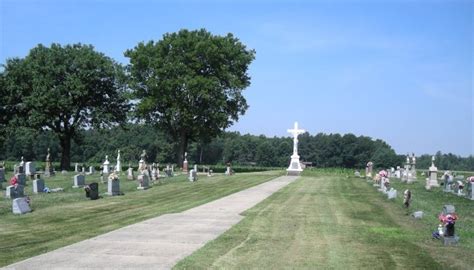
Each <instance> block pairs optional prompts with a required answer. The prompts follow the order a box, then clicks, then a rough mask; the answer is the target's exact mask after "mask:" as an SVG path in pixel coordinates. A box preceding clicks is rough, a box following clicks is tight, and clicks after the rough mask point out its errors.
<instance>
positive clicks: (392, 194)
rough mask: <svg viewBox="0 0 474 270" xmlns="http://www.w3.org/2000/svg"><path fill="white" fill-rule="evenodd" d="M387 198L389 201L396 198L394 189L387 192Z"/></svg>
mask: <svg viewBox="0 0 474 270" xmlns="http://www.w3.org/2000/svg"><path fill="white" fill-rule="evenodd" d="M387 197H388V199H389V200H391V199H395V198H397V190H396V189H394V188H391V189H390V190H389V191H388V192H387Z"/></svg>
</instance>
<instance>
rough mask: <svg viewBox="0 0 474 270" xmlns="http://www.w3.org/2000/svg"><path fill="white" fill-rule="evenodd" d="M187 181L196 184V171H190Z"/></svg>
mask: <svg viewBox="0 0 474 270" xmlns="http://www.w3.org/2000/svg"><path fill="white" fill-rule="evenodd" d="M188 180H189V181H191V182H196V181H197V180H198V177H197V171H195V170H194V169H192V170H190V171H189V178H188Z"/></svg>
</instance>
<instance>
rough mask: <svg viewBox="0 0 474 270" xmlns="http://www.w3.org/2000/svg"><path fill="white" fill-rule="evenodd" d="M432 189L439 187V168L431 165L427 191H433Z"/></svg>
mask: <svg viewBox="0 0 474 270" xmlns="http://www.w3.org/2000/svg"><path fill="white" fill-rule="evenodd" d="M432 187H439V184H438V168H436V167H435V166H434V165H431V167H430V172H429V178H426V186H425V188H426V189H431V188H432Z"/></svg>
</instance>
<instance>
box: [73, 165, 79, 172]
mask: <svg viewBox="0 0 474 270" xmlns="http://www.w3.org/2000/svg"><path fill="white" fill-rule="evenodd" d="M74 172H76V173H78V172H79V164H78V163H76V164H74Z"/></svg>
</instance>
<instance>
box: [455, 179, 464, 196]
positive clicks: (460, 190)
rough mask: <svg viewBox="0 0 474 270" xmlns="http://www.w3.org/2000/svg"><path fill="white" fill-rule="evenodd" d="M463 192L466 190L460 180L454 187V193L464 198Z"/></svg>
mask: <svg viewBox="0 0 474 270" xmlns="http://www.w3.org/2000/svg"><path fill="white" fill-rule="evenodd" d="M463 190H464V183H463V182H462V181H459V180H458V181H456V183H455V185H454V193H455V194H456V195H458V196H463V195H464V193H463Z"/></svg>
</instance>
